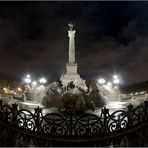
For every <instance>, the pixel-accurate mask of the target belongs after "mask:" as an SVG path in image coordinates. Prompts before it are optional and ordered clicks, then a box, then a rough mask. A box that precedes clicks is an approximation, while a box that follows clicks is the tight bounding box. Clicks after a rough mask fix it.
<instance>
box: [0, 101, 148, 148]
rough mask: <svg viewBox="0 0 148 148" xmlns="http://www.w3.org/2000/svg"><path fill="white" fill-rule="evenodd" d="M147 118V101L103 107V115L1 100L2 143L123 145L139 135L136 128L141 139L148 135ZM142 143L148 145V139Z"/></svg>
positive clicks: (11, 144) (0, 123)
mask: <svg viewBox="0 0 148 148" xmlns="http://www.w3.org/2000/svg"><path fill="white" fill-rule="evenodd" d="M147 121H148V101H145V102H144V103H143V104H141V105H139V106H137V107H136V108H134V107H133V105H131V104H130V105H129V106H128V107H127V110H117V111H115V112H113V113H110V111H109V109H107V108H103V109H102V110H101V114H100V115H96V114H92V113H84V114H81V115H78V114H75V113H74V112H72V111H70V112H58V113H47V114H43V111H42V109H41V108H39V107H38V108H35V109H34V112H31V111H29V110H26V109H20V110H19V109H18V106H17V104H13V105H12V106H9V105H7V104H4V102H3V101H2V100H0V130H1V134H0V145H1V146H65V145H66V146H75V145H76V146H81V145H82V146H85V145H86V146H92V145H93V146H111V145H114V146H115V145H117V146H122V145H123V143H126V142H127V141H128V146H133V143H132V144H129V143H131V141H133V139H134V138H135V137H136V136H135V132H136V134H137V133H140V136H141V137H142V139H144V138H145V137H148V134H147V133H145V131H147ZM139 129H140V130H139ZM143 130H144V131H143ZM137 131H140V132H137ZM142 132H143V133H142ZM127 133H128V135H127ZM130 134H134V137H132V139H131V136H133V135H130ZM125 135H126V136H125ZM142 135H145V136H142ZM138 136H139V134H138ZM121 137H122V138H121ZM113 139H116V140H113ZM127 139H128V140H127ZM129 139H130V141H129ZM117 141H118V142H117ZM119 141H120V142H119ZM88 142H89V144H88ZM135 142H136V141H135ZM119 143H120V144H119ZM142 143H143V144H145V145H146V146H148V145H147V144H148V142H147V140H145V141H144V142H143V141H142ZM26 144H29V145H26ZM71 144H72V145H71ZM90 144H92V145H90ZM145 145H144V146H145ZM123 146H124V145H123ZM136 146H138V145H136ZM140 146H142V145H141V142H140Z"/></svg>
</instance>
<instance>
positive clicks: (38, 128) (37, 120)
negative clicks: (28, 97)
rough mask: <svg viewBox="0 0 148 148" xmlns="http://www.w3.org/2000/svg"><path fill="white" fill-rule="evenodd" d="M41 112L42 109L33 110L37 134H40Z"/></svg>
mask: <svg viewBox="0 0 148 148" xmlns="http://www.w3.org/2000/svg"><path fill="white" fill-rule="evenodd" d="M41 112H42V109H41V108H39V106H38V108H35V125H36V128H37V132H40V114H41Z"/></svg>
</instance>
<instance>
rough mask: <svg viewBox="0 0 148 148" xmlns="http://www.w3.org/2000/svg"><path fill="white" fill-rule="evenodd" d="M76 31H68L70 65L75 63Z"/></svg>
mask: <svg viewBox="0 0 148 148" xmlns="http://www.w3.org/2000/svg"><path fill="white" fill-rule="evenodd" d="M75 32H76V31H75V30H69V31H68V37H69V63H75Z"/></svg>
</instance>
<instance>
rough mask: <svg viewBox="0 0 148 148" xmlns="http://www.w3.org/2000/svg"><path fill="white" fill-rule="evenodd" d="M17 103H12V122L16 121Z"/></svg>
mask: <svg viewBox="0 0 148 148" xmlns="http://www.w3.org/2000/svg"><path fill="white" fill-rule="evenodd" d="M17 108H18V105H17V104H16V103H14V104H12V116H13V117H12V123H14V124H15V123H16V121H17V119H16V118H17V113H18V109H17Z"/></svg>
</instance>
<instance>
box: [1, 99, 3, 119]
mask: <svg viewBox="0 0 148 148" xmlns="http://www.w3.org/2000/svg"><path fill="white" fill-rule="evenodd" d="M2 106H3V101H2V100H0V119H2Z"/></svg>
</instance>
